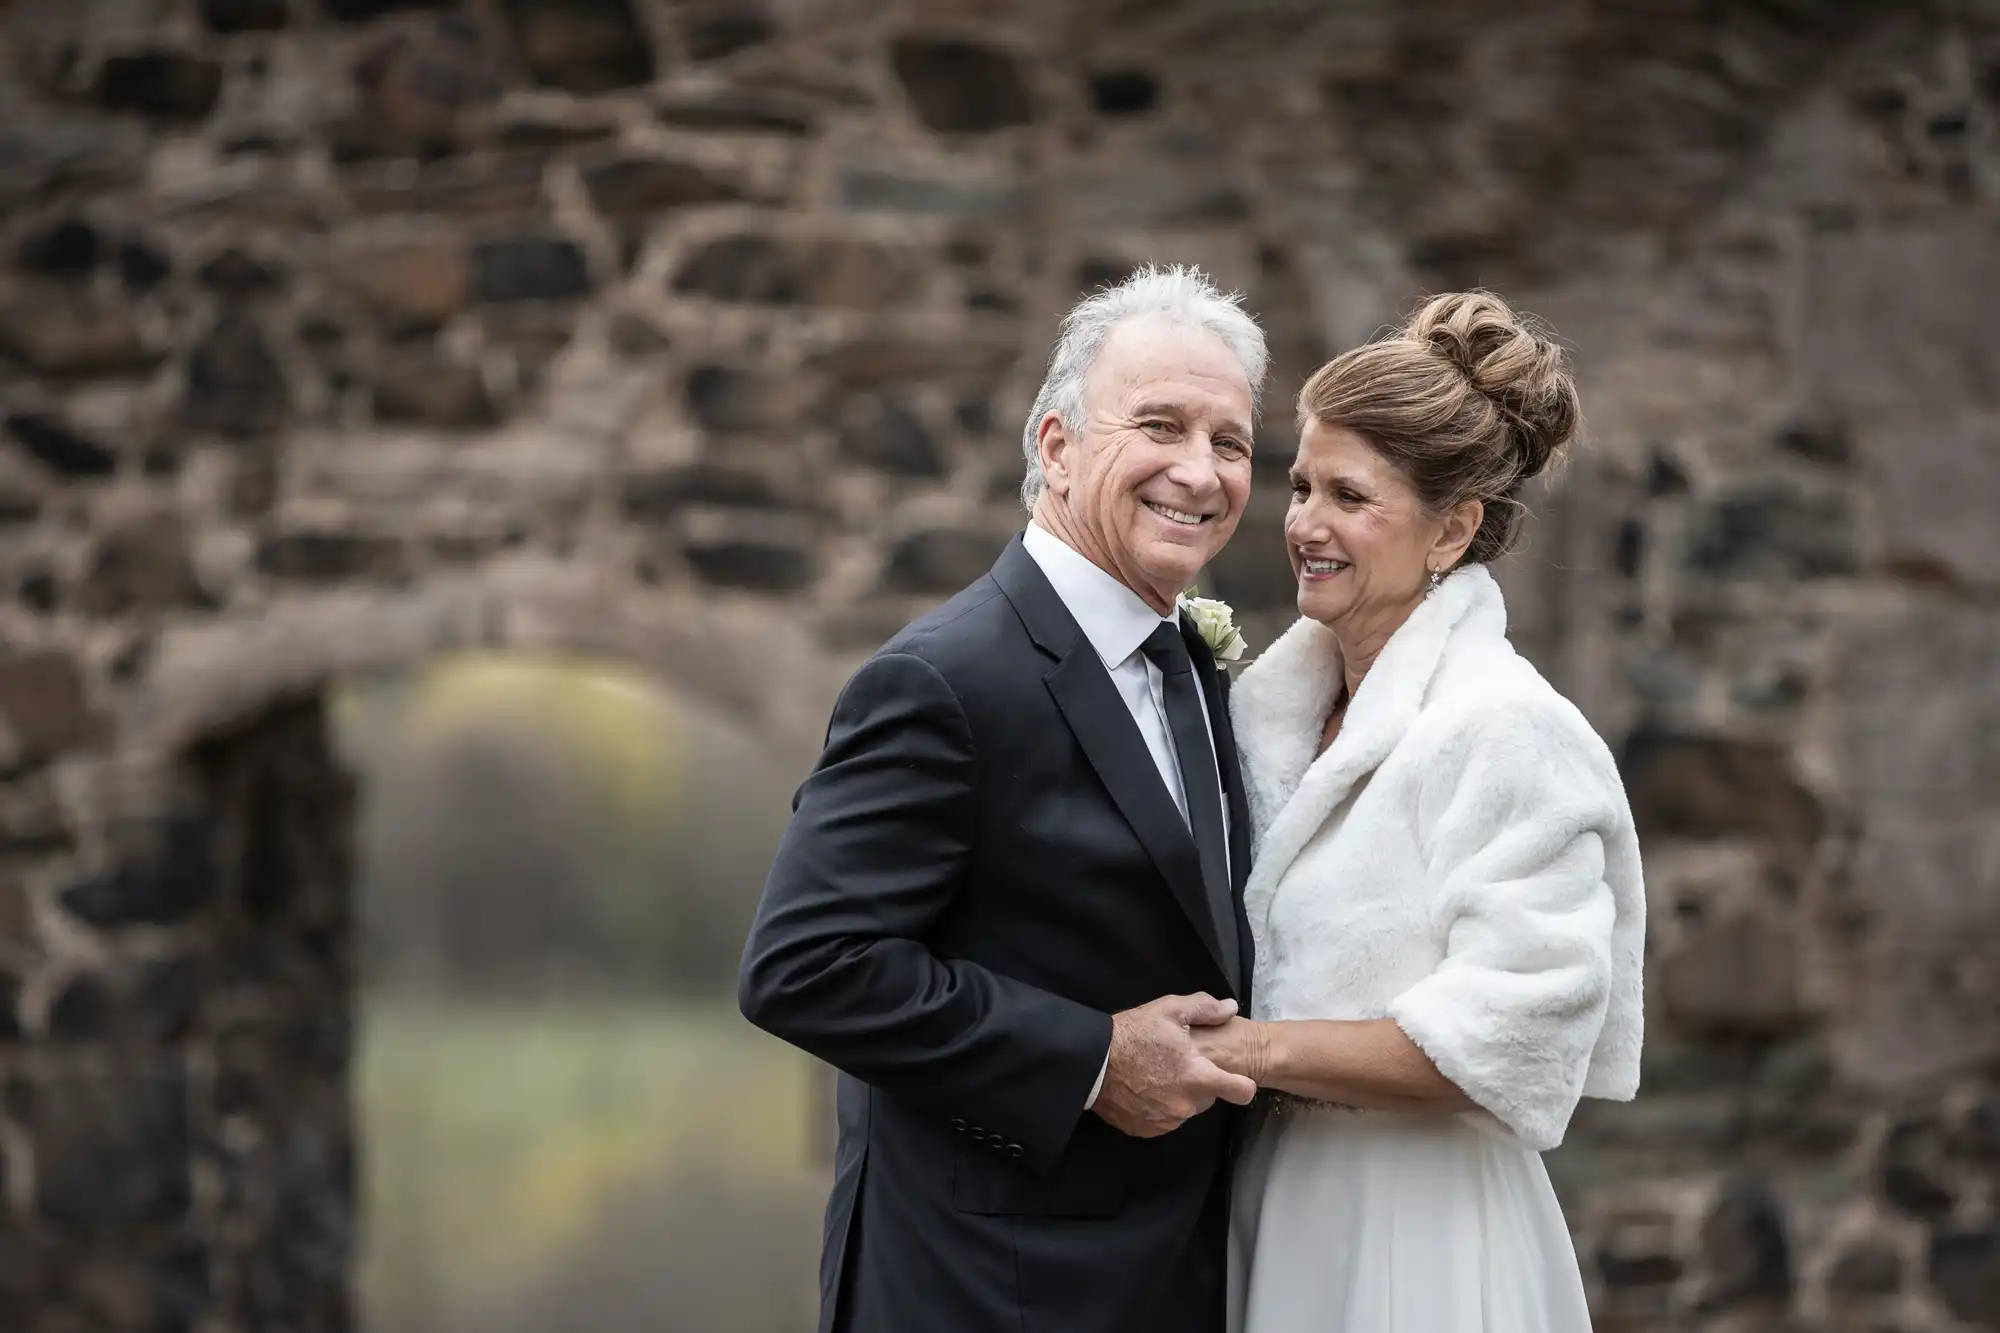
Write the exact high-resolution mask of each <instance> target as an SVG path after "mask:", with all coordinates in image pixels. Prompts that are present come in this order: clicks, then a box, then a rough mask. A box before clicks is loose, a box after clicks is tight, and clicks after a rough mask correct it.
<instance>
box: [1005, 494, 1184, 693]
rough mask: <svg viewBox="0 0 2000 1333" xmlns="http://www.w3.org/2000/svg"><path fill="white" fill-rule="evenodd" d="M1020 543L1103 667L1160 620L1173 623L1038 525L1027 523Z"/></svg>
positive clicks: (1143, 637) (1116, 661)
mask: <svg viewBox="0 0 2000 1333" xmlns="http://www.w3.org/2000/svg"><path fill="white" fill-rule="evenodd" d="M1021 544H1022V545H1023V546H1024V547H1026V548H1027V551H1028V555H1029V556H1030V557H1031V558H1032V559H1033V560H1034V562H1035V563H1036V564H1037V565H1039V566H1041V570H1042V573H1043V574H1045V575H1047V576H1048V580H1049V583H1050V585H1051V586H1053V587H1054V588H1055V590H1056V596H1058V597H1060V598H1061V599H1062V604H1063V605H1064V606H1065V607H1067V608H1069V613H1070V615H1072V616H1074V617H1075V618H1076V623H1077V627H1078V628H1079V629H1081V630H1082V631H1083V636H1084V637H1085V638H1087V639H1089V640H1090V646H1091V647H1092V648H1094V649H1096V651H1097V655H1098V657H1100V658H1102V659H1103V661H1104V665H1105V667H1106V668H1107V669H1108V668H1111V667H1115V666H1118V665H1119V664H1120V663H1122V662H1123V661H1124V660H1125V659H1126V658H1128V657H1130V656H1131V655H1132V654H1133V653H1135V652H1137V651H1139V645H1140V644H1142V643H1144V642H1145V641H1146V639H1147V636H1149V635H1150V634H1152V632H1153V631H1154V630H1156V629H1158V628H1159V627H1160V625H1161V624H1162V623H1163V622H1164V623H1172V620H1173V618H1172V617H1170V616H1163V615H1161V614H1160V613H1159V612H1157V611H1155V610H1153V608H1152V607H1150V606H1148V605H1146V603H1145V602H1144V601H1143V600H1142V599H1141V598H1140V596H1139V594H1138V593H1136V592H1133V591H1132V590H1131V589H1130V588H1128V587H1126V586H1125V585H1124V584H1122V583H1120V582H1119V581H1118V580H1117V579H1115V578H1113V577H1112V576H1111V575H1109V574H1107V573H1105V572H1104V571H1103V570H1102V569H1099V568H1098V567H1097V566H1096V565H1095V564H1092V563H1091V561H1090V560H1089V559H1088V558H1087V557H1085V556H1083V555H1082V554H1080V553H1078V551H1077V550H1076V548H1074V547H1072V546H1071V545H1070V544H1069V543H1068V542H1065V541H1064V540H1063V539H1062V538H1060V537H1058V536H1056V535H1055V534H1054V533H1053V532H1050V531H1049V530H1048V529H1047V528H1045V527H1043V526H1042V525H1041V524H1039V523H1033V522H1031V523H1029V524H1028V530H1027V531H1026V532H1025V533H1023V534H1022V535H1021Z"/></svg>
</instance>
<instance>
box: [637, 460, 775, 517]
mask: <svg viewBox="0 0 2000 1333" xmlns="http://www.w3.org/2000/svg"><path fill="white" fill-rule="evenodd" d="M624 491H625V494H624V508H625V513H626V514H627V516H629V517H631V518H634V519H637V520H639V521H641V522H657V521H659V520H660V519H663V518H668V517H671V516H672V515H674V514H677V513H679V512H680V511H682V510H683V509H687V508H691V507H694V506H704V507H711V508H719V509H783V508H786V507H787V506H786V504H785V501H784V499H783V498H782V497H781V496H780V495H779V493H778V489H777V487H775V486H773V485H772V484H771V481H770V479H769V478H768V477H766V476H764V475H763V474H762V473H760V472H754V471H751V470H749V469H746V468H737V467H728V466H724V465H720V464H715V463H691V464H688V465H686V466H683V467H675V468H668V469H666V470H665V471H661V472H648V473H643V474H641V475H638V476H635V477H631V478H629V479H628V480H627V481H626V483H625V487H624Z"/></svg>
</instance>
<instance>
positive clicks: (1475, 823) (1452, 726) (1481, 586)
mask: <svg viewBox="0 0 2000 1333" xmlns="http://www.w3.org/2000/svg"><path fill="white" fill-rule="evenodd" d="M1340 680H1341V668H1340V657H1339V647H1338V645H1337V643H1335V642H1334V640H1333V636H1332V634H1331V632H1330V631H1328V630H1326V629H1325V628H1324V627H1323V626H1320V625H1316V624H1314V623H1313V622H1311V621H1303V620H1302V621H1300V622H1299V623H1298V624H1296V625H1295V626H1293V628H1292V629H1291V630H1290V631H1289V632H1288V633H1286V634H1285V635H1284V636H1283V637H1282V638H1280V639H1279V640H1278V641H1277V642H1276V643H1274V644H1273V645H1272V646H1271V647H1270V648H1269V649H1268V650H1267V651H1266V652H1264V653H1263V654H1262V655H1261V656H1260V657H1259V658H1258V660H1257V661H1256V662H1255V663H1253V664H1252V665H1251V666H1250V667H1249V668H1248V669H1247V670H1246V671H1245V672H1244V673H1243V675H1242V677H1241V678H1240V679H1239V680H1238V681H1237V682H1236V683H1235V686H1234V689H1233V690H1232V691H1231V698H1230V713H1231V717H1232V718H1233V720H1234V722H1235V729H1236V738H1237V742H1238V746H1239V748H1240V751H1241V753H1242V756H1243V771H1244V779H1245V787H1246V790H1247V793H1248V795H1249V798H1250V802H1249V803H1250V813H1251V822H1252V825H1253V828H1254V832H1255V845H1256V861H1255V864H1254V865H1253V867H1252V869H1251V873H1250V880H1249V883H1248V884H1247V885H1246V886H1245V889H1244V908H1245V913H1246V915H1247V917H1248V920H1249V924H1250V930H1251V935H1252V938H1253V940H1254V942H1255V945H1256V953H1257V966H1256V977H1255V989H1254V994H1253V1006H1252V1008H1253V1013H1252V1016H1253V1017H1255V1018H1259V1019H1264V1020H1292V1019H1334V1020H1365V1019H1380V1018H1385V1017H1386V1018H1390V1019H1393V1020H1394V1021H1395V1022H1396V1023H1397V1025H1398V1026H1399V1027H1400V1028H1401V1029H1402V1030H1403V1032H1404V1033H1405V1034H1406V1035H1407V1036H1408V1037H1409V1038H1410V1039H1411V1040H1412V1041H1413V1042H1415V1043H1416V1045H1417V1046H1418V1047H1419V1048H1421V1049H1422V1050H1423V1052H1424V1053H1425V1054H1426V1055H1427V1056H1428V1057H1429V1058H1430V1059H1431V1061H1432V1063H1434V1064H1435V1065H1436V1066H1437V1068H1438V1070H1439V1071H1440V1072H1441V1073H1443V1074H1444V1075H1445V1077H1447V1078H1448V1079H1450V1080H1451V1081H1452V1082H1453V1083H1454V1084H1456V1085H1457V1086H1458V1087H1459V1088H1461V1089H1462V1090H1463V1091H1464V1092H1465V1093H1466V1095H1467V1096H1468V1097H1469V1098H1471V1100H1472V1101H1473V1102H1474V1103H1475V1104H1476V1105H1477V1106H1478V1107H1479V1108H1480V1109H1478V1110H1475V1111H1468V1112H1466V1113H1464V1114H1457V1115H1448V1114H1432V1115H1421V1114H1407V1113H1401V1112H1386V1111H1347V1110H1343V1109H1340V1108H1335V1107H1330V1106H1325V1105H1320V1104H1314V1103H1309V1102H1300V1101H1297V1100H1295V1099H1283V1098H1281V1099H1279V1100H1278V1102H1277V1105H1276V1106H1275V1108H1273V1109H1270V1110H1268V1111H1267V1112H1266V1113H1265V1114H1264V1116H1263V1119H1262V1120H1261V1122H1260V1123H1259V1125H1258V1127H1257V1128H1256V1130H1255V1131H1254V1133H1253V1136H1252V1138H1251V1139H1250V1142H1249V1145H1248V1147H1247V1148H1246V1150H1245V1152H1244V1154H1243V1156H1242V1158H1241V1159H1240V1160H1239V1162H1238V1165H1237V1174H1236V1181H1235V1199H1234V1208H1233V1209H1232V1237H1231V1255H1230V1298H1231V1300H1230V1304H1231V1319H1230V1328H1231V1333H1589V1329H1590V1314H1589V1310H1588V1308H1587V1307H1586V1305H1585V1301H1584V1292H1583V1282H1582V1278H1581V1275H1580V1273H1579V1271H1578V1268H1577V1261H1576V1254H1575V1251H1574V1249H1573V1247H1572V1245H1571V1242H1570V1237H1569V1230H1568V1227H1567V1226H1566V1224H1565V1223H1564V1220H1563V1215H1562V1210H1561V1208H1560V1207H1559V1206H1558V1204H1557V1202H1556V1196H1555V1192H1554V1190H1553V1189H1552V1188H1551V1187H1550V1185H1549V1178H1548V1173H1547V1172H1546V1171H1545V1170H1544V1169H1543V1166H1542V1159H1541V1156H1540V1153H1541V1151H1542V1150H1544V1149H1547V1148H1551V1147H1554V1146H1555V1145H1556V1144H1558V1143H1560V1142H1561V1141H1562V1137H1563V1132H1564V1130H1565V1129H1566V1128H1567V1126H1568V1123H1569V1118H1570V1115H1571V1113H1572V1112H1573V1111H1574V1110H1575V1107H1576V1103H1577V1101H1578V1099H1579V1098H1581V1097H1605V1098H1612V1099H1624V1098H1629V1097H1631V1096H1632V1095H1633V1093H1634V1092H1635V1091H1636V1089H1637V1087H1638V1078H1639V1047H1640V1040H1641V1035H1642V1028H1643V1024H1642V1019H1641V986H1640V969H1641V960H1642V958H1643V954H1644V926H1645V889H1644V885H1643V883H1642V881H1641V877H1640V867H1639V848H1638V841H1637V838H1636V837H1635V835H1634V833H1633V829H1632V817H1631V812H1630V809H1629V808H1628V806H1627V804H1626V801H1625V795H1624V790H1623V787H1622V786H1621V784H1620V782H1619V779H1618V773H1617V768H1616V765H1615V764H1614V763H1613V762H1612V758H1611V755H1610V753H1609V751H1608V750H1607V749H1606V748H1605V746H1604V744H1603V742H1602V741H1600V740H1599V739H1598V737H1597V736H1596V734H1595V733H1594V732H1593V731H1591V729H1590V727H1589V725H1588V724H1587V723H1586V722H1585V721H1584V719H1583V717H1582V715H1581V714H1579V713H1578V712H1577V711H1576V710H1575V709H1574V708H1573V707H1571V706H1570V705H1569V704H1568V703H1567V702H1566V701H1565V700H1563V699H1562V697H1561V696H1560V695H1558V694H1557V693H1556V692H1555V691H1554V690H1553V689H1552V688H1551V687H1550V686H1549V685H1548V684H1547V682H1545V681H1544V680H1543V679H1542V678H1541V676H1540V675H1538V674H1537V673H1536V672H1535V670H1534V668H1533V667H1531V666H1529V665H1528V664H1527V662H1526V661H1525V660H1523V659H1521V658H1520V657H1518V656H1517V655H1516V654H1515V653H1514V651H1513V649H1512V648H1511V647H1510V646H1509V645H1508V643H1507V639H1506V611H1505V607H1504V604H1503V603H1502V600H1501V596H1500V590H1499V587H1498V585H1496V584H1495V583H1494V581H1493V579H1492V578H1491V576H1490V575H1488V574H1487V572H1486V571H1485V570H1484V569H1483V568H1479V567H1477V566H1475V567H1472V568H1469V569H1465V570H1461V571H1459V572H1457V573H1454V574H1452V575H1451V576H1450V577H1448V578H1447V579H1445V580H1444V583H1443V584H1442V586H1441V587H1440V588H1439V589H1438V590H1437V592H1436V593H1435V594H1433V595H1432V596H1431V597H1429V598H1427V599H1426V600H1425V601H1424V603H1423V604H1422V605H1421V606H1419V607H1418V608H1417V610H1416V611H1414V612H1413V613H1412V614H1411V616H1410V618H1409V619H1408V620H1407V621H1405V622H1404V624H1403V625H1402V627H1401V628H1399V629H1398V630H1397V631H1396V633H1395V634H1394V635H1393V636H1392V637H1391V638H1390V640H1389V642H1388V643H1387V644H1386V645H1385V646H1384V647H1383V650H1382V652H1381V653H1380V655H1379V656H1378V657H1377V658H1376V661H1375V663H1374V665H1373V667H1372V668H1371V669H1370V671H1369V673H1368V675H1367V676H1366V677H1365V678H1364V679H1363V681H1362V684H1361V688H1360V689H1359V690H1358V691H1356V692H1355V695H1354V697H1353V699H1352V700H1350V701H1349V703H1348V707H1347V713H1346V716H1345V718H1344V719H1343V721H1342V726H1341V730H1340V733H1339V734H1338V736H1337V737H1336V738H1335V740H1334V743H1333V744H1332V745H1331V746H1330V747H1329V748H1328V749H1327V750H1326V752H1325V753H1324V754H1319V753H1317V748H1318V738H1319V735H1320V732H1321V727H1322V724H1323V722H1324V720H1325V718H1326V716H1327V711H1328V709H1329V708H1330V707H1331V705H1332V702H1333V699H1334V696H1335V693H1336V692H1337V690H1338V688H1339V684H1340Z"/></svg>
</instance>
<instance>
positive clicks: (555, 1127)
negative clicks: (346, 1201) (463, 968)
mask: <svg viewBox="0 0 2000 1333" xmlns="http://www.w3.org/2000/svg"><path fill="white" fill-rule="evenodd" d="M363 1022H364V1024H365V1029H364V1033H363V1040H362V1042H361V1044H360V1051H361V1055H360V1068H359V1070H358V1080H357V1082H358V1089H359V1093H358V1095H359V1106H358V1108H357V1110H358V1112H359V1116H360V1119H361V1142H362V1144H363V1145H364V1157H363V1164H362V1172H363V1181H362V1188H363V1194H364V1213H363V1216H364V1217H365V1218H366V1231H365V1234H364V1236H363V1244H362V1251H363V1258H362V1264H361V1290H360V1295H361V1299H362V1308H363V1311H364V1313H365V1316H366V1327H368V1328H370V1329H371V1330H374V1333H417V1330H422V1331H423V1333H456V1331H457V1330H468V1331H469V1330H472V1329H479V1330H482V1333H486V1331H488V1330H493V1329H497V1328H503V1327H504V1328H519V1329H523V1330H527V1329H534V1328H543V1327H546V1328H591V1329H593V1330H594V1333H616V1331H617V1330H618V1329H620V1328H624V1327H631V1328H635V1329H636V1328H639V1327H641V1326H649V1327H652V1328H657V1327H659V1325H658V1324H657V1322H654V1321H656V1320H657V1319H658V1318H660V1317H662V1315H663V1314H679V1315H681V1316H685V1317H682V1318H675V1319H674V1322H673V1326H675V1327H688V1328H716V1329H730V1330H738V1329H740V1330H751V1329H758V1330H762V1329H773V1330H780V1329H785V1328H798V1327H806V1326H809V1324H807V1323H806V1322H805V1320H806V1317H807V1316H808V1315H809V1313H810V1308H811V1298H812V1283H813V1280H814V1279H813V1264H814V1261H815V1257H816V1247H817V1240H818V1211H819V1207H820V1204H821V1201H822V1200H823V1199H824V1196H825V1186H826V1179H827V1178H826V1174H825V1172H826V1168H825V1166H824V1165H823V1164H822V1163H820V1162H819V1161H817V1160H816V1153H815V1144H816V1141H817V1138H818V1132H817V1127H816V1126H815V1125H814V1124H813V1123H812V1120H813V1117H814V1116H815V1115H816V1114H817V1113H818V1112H817V1107H818V1105H819V1103H818V1102H817V1101H816V1100H815V1098H814V1095H813V1083H812V1080H813V1066H812V1064H811V1062H810V1061H809V1060H807V1059H806V1058H805V1057H804V1056H802V1055H800V1054H798V1053H797V1052H795V1051H793V1050H791V1049H790V1048H788V1047H786V1046H784V1045H782V1044H781V1043H778V1042H776V1041H774V1040H772V1039H771V1038H769V1037H767V1036H765V1035H764V1034H762V1033H760V1032H758V1031H756V1030H755V1029H754V1028H752V1027H751V1026H750V1025H749V1024H747V1023H745V1022H744V1021H743V1020H742V1019H741V1018H740V1017H739V1016H738V1015H737V1014H736V1013H735V1012H734V1011H733V1010H732V1009H730V1008H728V1007H726V1006H724V1005H721V1004H710V1005H697V1004H673V1003H669V1002H660V1001H646V1002H641V1001H588V1002H578V1001H574V1000H563V1001H547V1002H539V1003H537V1002H531V1001H525V1000H524V1001H519V1002H494V1001H491V1000H484V999H482V1000H471V999H466V998H441V997H436V996H421V995H412V994H398V993H394V992H390V993H383V992H379V991H378V992H377V993H375V994H373V995H371V996H369V997H368V998H367V999H366V1000H365V1002H364V1009H363ZM774 1269H775V1270H776V1271H773V1270H774ZM579 1301H582V1302H584V1303H586V1304H589V1303H591V1302H595V1303H596V1305H597V1308H596V1309H595V1310H594V1311H593V1312H591V1313H590V1314H589V1315H588V1316H587V1317H586V1316H585V1315H584V1314H583V1312H582V1311H579V1310H577V1309H575V1308H574V1307H575V1306H576V1304H577V1302H579ZM558 1307H563V1308H562V1309H559V1308H558ZM537 1310H541V1311H546V1314H545V1315H535V1314H534V1313H533V1312H534V1311H537ZM697 1312H701V1313H699V1315H698V1316H697Z"/></svg>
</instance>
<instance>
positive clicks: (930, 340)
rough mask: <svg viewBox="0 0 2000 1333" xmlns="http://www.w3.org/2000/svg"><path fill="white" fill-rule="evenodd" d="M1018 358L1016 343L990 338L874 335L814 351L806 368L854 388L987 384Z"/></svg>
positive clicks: (984, 386)
mask: <svg viewBox="0 0 2000 1333" xmlns="http://www.w3.org/2000/svg"><path fill="white" fill-rule="evenodd" d="M1020 357H1021V348H1020V345H1019V344H1018V343H1016V342H1014V341H1012V340H1008V341H1001V340H998V339H995V338H991V337H977V336H966V335H963V334H961V335H958V336H943V335H940V336H934V337H923V336H920V335H915V334H912V335H901V334H888V333H885V334H876V335H873V336H865V337H860V338H856V339H854V340H852V341H850V342H843V343H840V344H837V345H835V346H833V347H829V348H826V349H825V350H823V351H819V352H816V353H814V354H813V355H812V356H811V357H810V358H809V359H808V361H807V363H806V364H807V368H808V369H810V370H812V371H813V372H814V373H816V374H819V375H824V376H825V377H826V378H827V379H829V380H832V381H833V382H834V383H836V384H838V385H840V386H841V387H842V388H844V389H847V390H850V391H852V392H857V393H858V392H864V391H867V390H870V389H880V388H884V387H887V386H890V385H893V384H895V383H897V382H898V381H902V380H944V381H947V382H968V381H969V382H972V383H975V384H978V385H980V386H981V387H982V388H986V387H990V386H991V385H992V384H993V383H994V382H996V381H998V380H999V379H1000V378H1001V377H1003V376H1004V375H1006V373H1007V372H1008V370H1009V369H1011V368H1012V367H1013V365H1014V363H1015V362H1016V361H1018V360H1019V359H1020Z"/></svg>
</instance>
